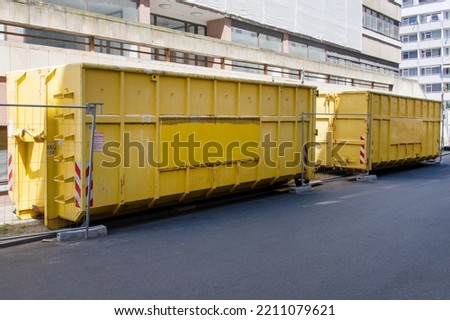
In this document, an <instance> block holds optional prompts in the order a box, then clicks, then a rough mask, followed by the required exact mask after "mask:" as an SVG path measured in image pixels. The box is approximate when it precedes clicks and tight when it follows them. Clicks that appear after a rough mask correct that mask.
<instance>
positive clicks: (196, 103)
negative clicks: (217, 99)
mask: <svg viewBox="0 0 450 320" xmlns="http://www.w3.org/2000/svg"><path fill="white" fill-rule="evenodd" d="M189 97H190V101H189V102H190V111H191V114H192V115H210V116H212V115H214V82H213V81H211V80H202V79H191V81H190V95H189Z"/></svg>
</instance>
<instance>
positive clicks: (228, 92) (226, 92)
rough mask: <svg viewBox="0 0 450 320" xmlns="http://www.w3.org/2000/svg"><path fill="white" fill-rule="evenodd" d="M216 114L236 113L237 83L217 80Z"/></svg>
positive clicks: (227, 114) (228, 114)
mask: <svg viewBox="0 0 450 320" xmlns="http://www.w3.org/2000/svg"><path fill="white" fill-rule="evenodd" d="M217 114H218V115H224V116H230V115H238V83H237V82H228V81H218V82H217Z"/></svg>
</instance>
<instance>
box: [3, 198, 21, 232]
mask: <svg viewBox="0 0 450 320" xmlns="http://www.w3.org/2000/svg"><path fill="white" fill-rule="evenodd" d="M20 222H21V221H20V219H19V218H17V216H16V215H15V213H14V205H13V203H12V202H11V199H10V198H9V196H8V195H1V196H0V225H5V224H17V223H20Z"/></svg>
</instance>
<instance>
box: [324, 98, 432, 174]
mask: <svg viewBox="0 0 450 320" xmlns="http://www.w3.org/2000/svg"><path fill="white" fill-rule="evenodd" d="M316 121H317V122H316V127H317V131H318V137H317V140H316V142H317V151H316V165H318V166H326V167H339V168H348V169H354V170H362V171H370V170H375V169H380V168H387V167H396V166H402V165H407V164H411V163H417V162H421V161H424V160H430V159H435V158H437V157H438V156H439V155H440V127H441V103H440V102H439V101H433V100H427V99H418V98H410V97H402V96H396V95H391V94H388V93H386V94H384V93H378V92H371V91H367V92H361V91H360V92H343V93H338V94H321V95H320V96H319V98H318V100H317V119H316Z"/></svg>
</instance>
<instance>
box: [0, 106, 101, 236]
mask: <svg viewBox="0 0 450 320" xmlns="http://www.w3.org/2000/svg"><path fill="white" fill-rule="evenodd" d="M99 105H101V104H95V103H93V104H91V103H88V104H86V105H85V106H77V105H74V106H65V105H30V104H2V105H0V106H1V107H5V108H7V112H8V151H7V178H8V185H7V188H5V189H6V190H4V191H3V192H2V194H1V196H0V239H3V240H5V239H11V238H20V237H22V236H26V235H30V234H39V233H46V232H50V231H55V230H61V229H64V228H86V231H87V230H89V224H90V204H91V201H88V199H91V198H92V184H89V183H87V181H93V170H90V168H92V163H93V147H94V139H95V124H96V113H97V107H98V106H99ZM80 136H85V137H86V138H85V139H84V141H81V140H80V139H78V138H77V137H80ZM71 211H77V212H78V214H79V215H80V216H82V218H81V219H80V220H79V221H73V222H71V221H70V220H69V219H64V220H62V219H60V218H59V217H64V216H65V215H67V214H69V212H71Z"/></svg>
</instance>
